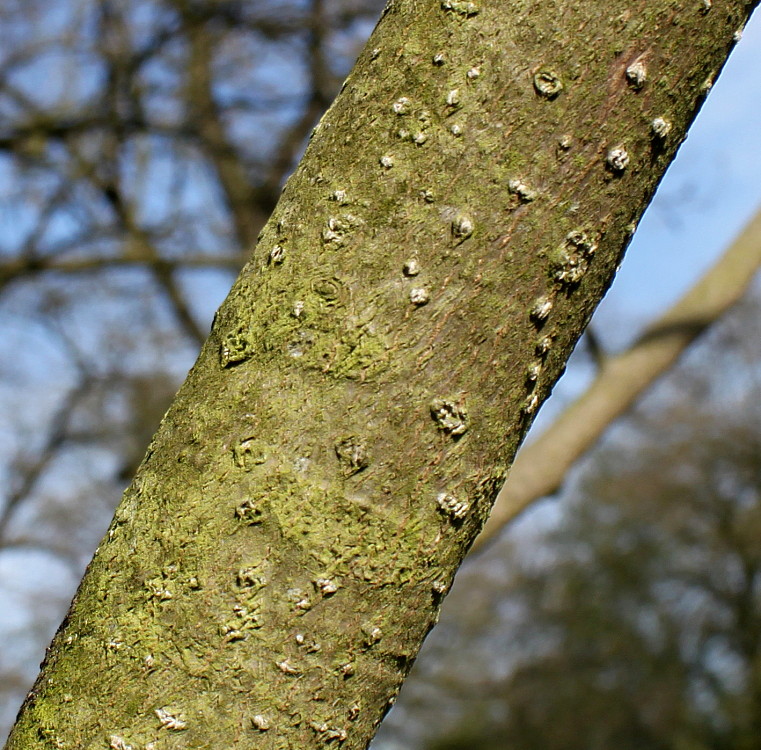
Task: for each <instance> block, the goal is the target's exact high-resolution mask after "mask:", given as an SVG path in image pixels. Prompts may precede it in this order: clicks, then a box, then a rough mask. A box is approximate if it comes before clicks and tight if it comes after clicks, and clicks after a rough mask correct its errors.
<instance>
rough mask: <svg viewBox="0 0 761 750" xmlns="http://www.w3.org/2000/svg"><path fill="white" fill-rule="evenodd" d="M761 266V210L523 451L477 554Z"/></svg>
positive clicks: (558, 481)
mask: <svg viewBox="0 0 761 750" xmlns="http://www.w3.org/2000/svg"><path fill="white" fill-rule="evenodd" d="M759 266H761V211H759V212H758V213H757V214H756V215H755V216H754V218H753V219H751V221H750V222H749V223H748V224H747V226H746V227H745V229H743V231H742V232H741V233H740V235H739V236H738V237H737V239H736V240H735V241H734V242H733V243H732V244H731V245H730V247H729V248H728V249H727V250H726V252H725V253H724V255H723V256H722V257H721V258H720V259H719V261H718V262H717V263H716V264H715V265H714V266H713V267H712V268H711V269H710V270H709V271H708V272H707V273H706V274H705V275H704V276H703V277H702V278H701V279H700V280H699V281H698V282H697V283H696V284H695V286H693V287H692V289H690V290H689V291H688V292H687V293H686V294H685V295H684V296H683V297H682V298H681V299H680V300H679V301H678V302H677V303H676V304H675V305H674V306H673V307H672V308H671V309H670V310H668V311H667V312H666V313H665V314H664V315H663V316H662V317H661V318H659V319H658V320H656V321H655V322H654V323H653V324H651V325H650V326H648V328H647V329H646V330H645V332H644V333H643V334H642V335H641V336H640V337H639V339H638V340H637V341H636V342H635V343H634V344H633V345H632V346H631V347H630V348H629V349H627V350H626V351H625V352H623V353H621V354H618V355H616V356H612V357H609V358H608V359H607V360H604V361H603V362H602V364H601V366H600V369H599V374H598V376H597V378H596V379H595V380H594V382H593V383H592V385H590V387H589V388H588V389H587V391H586V392H585V393H584V394H583V395H582V396H580V397H579V398H578V399H577V400H576V401H575V402H574V403H573V404H571V405H570V406H569V407H568V408H567V409H566V410H565V411H564V412H563V413H562V414H561V415H560V416H559V417H558V418H557V419H556V420H555V422H554V423H553V424H552V426H551V427H549V428H548V429H547V431H546V432H545V433H544V434H542V435H540V436H539V437H538V438H537V439H536V440H534V441H533V442H531V443H529V444H527V445H526V446H525V447H524V448H522V449H521V451H520V452H519V454H518V456H517V458H516V460H515V462H514V463H513V467H512V469H511V471H510V475H509V477H508V480H507V482H506V483H505V486H504V487H503V489H502V491H501V492H500V494H499V496H498V498H497V502H496V503H495V505H494V509H493V510H492V513H491V516H490V518H489V520H488V521H487V523H486V526H485V527H484V530H483V531H482V533H481V535H480V536H479V537H478V538H477V539H476V542H475V544H474V549H480V548H481V547H483V545H484V544H486V543H487V542H488V541H489V540H491V539H493V538H494V536H495V535H496V534H497V533H499V531H500V530H501V529H502V527H503V526H504V525H505V524H506V523H508V522H509V521H511V520H512V519H513V518H515V517H516V516H517V515H518V514H519V513H520V512H521V511H523V510H524V509H525V508H527V507H528V506H529V505H531V503H533V502H534V501H536V500H538V499H540V498H542V497H545V496H547V495H551V494H553V493H554V492H557V491H558V490H559V489H560V487H561V486H562V483H563V478H564V477H565V475H566V472H567V471H568V469H570V468H571V466H572V465H573V464H574V463H575V462H576V461H577V460H578V459H579V458H580V457H581V456H582V455H583V454H584V453H585V452H586V451H587V450H589V449H590V448H591V447H592V446H593V445H594V444H595V443H596V442H597V440H598V439H599V438H600V436H601V435H602V434H603V432H605V430H606V429H607V428H608V426H609V425H610V424H611V423H612V422H613V421H614V420H615V419H616V418H617V417H619V416H621V415H622V414H623V413H624V412H625V411H626V410H627V409H628V408H629V407H630V406H631V405H632V404H633V403H634V402H635V401H636V400H637V398H638V397H639V396H640V395H642V393H644V391H645V390H647V388H649V387H650V386H651V385H652V384H653V383H654V382H655V381H656V380H657V379H658V378H659V377H660V376H661V375H663V374H664V373H666V372H667V371H668V369H669V368H670V367H671V366H672V365H673V364H674V363H675V362H676V361H677V359H678V358H679V357H680V355H681V354H682V352H684V350H685V349H686V348H687V347H688V346H689V345H690V344H691V343H692V342H693V341H694V340H695V339H696V338H697V337H698V336H699V335H700V334H701V333H703V332H704V331H705V330H706V329H707V328H709V327H710V326H711V325H712V324H713V323H715V322H716V321H717V320H718V319H719V318H720V317H721V316H722V315H723V314H724V313H725V312H726V311H727V310H728V309H729V308H730V307H732V305H734V304H735V303H736V302H737V301H738V300H739V299H740V298H741V297H742V295H743V294H744V293H745V291H746V290H747V288H748V286H749V285H750V283H751V281H752V280H753V277H754V276H755V274H756V272H757V271H758V268H759Z"/></svg>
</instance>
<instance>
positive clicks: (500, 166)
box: [8, 0, 755, 750]
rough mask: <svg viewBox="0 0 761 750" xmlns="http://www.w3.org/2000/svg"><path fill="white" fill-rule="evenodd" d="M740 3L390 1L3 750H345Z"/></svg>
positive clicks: (370, 728)
mask: <svg viewBox="0 0 761 750" xmlns="http://www.w3.org/2000/svg"><path fill="white" fill-rule="evenodd" d="M754 5H755V3H747V2H741V1H740V0H714V2H713V3H707V2H700V1H699V0H695V1H694V2H693V1H690V2H674V1H673V0H668V1H666V0H638V1H634V2H631V1H629V2H622V0H610V2H608V3H605V4H604V6H602V7H601V6H600V4H599V3H595V2H579V3H573V4H569V3H560V2H538V1H534V0H531V1H529V0H522V1H519V2H512V3H504V2H486V0H482V1H481V2H459V1H455V0H445V1H444V2H440V1H439V0H436V1H434V0H407V1H406V2H405V1H404V0H398V1H396V2H391V3H389V5H388V6H387V8H386V10H385V11H384V14H383V17H382V19H381V21H380V23H379V25H378V27H377V28H376V30H375V31H374V33H373V35H372V37H371V39H370V41H369V43H368V45H367V48H366V49H365V51H364V52H363V53H362V55H361V57H360V59H359V61H358V63H357V65H356V67H355V69H354V71H353V72H352V74H351V75H350V76H349V78H348V80H347V81H346V84H345V86H344V89H343V91H342V93H341V95H340V96H339V97H338V99H337V101H336V102H335V104H334V105H333V106H332V108H331V109H330V110H329V112H328V113H327V114H326V115H325V117H324V118H323V119H322V121H321V122H320V124H319V125H318V127H317V128H316V129H315V134H314V136H313V138H312V140H311V142H310V145H309V147H308V149H307V152H306V155H305V157H304V159H303V161H302V163H301V165H300V166H299V168H298V169H297V170H296V172H295V174H294V175H293V176H292V177H291V179H290V180H289V182H288V184H287V186H286V188H285V190H284V193H283V197H282V200H281V201H280V203H279V205H278V206H277V208H276V210H275V212H274V215H273V216H272V218H271V220H270V221H269V223H268V224H267V226H266V227H265V229H264V231H263V232H262V235H261V237H260V239H259V242H258V244H257V246H256V248H255V249H254V251H253V255H252V258H251V260H250V262H249V263H248V264H247V266H246V267H245V268H244V270H243V272H242V273H241V275H240V277H239V279H238V281H237V282H236V284H235V286H234V288H233V290H232V292H231V293H230V296H229V297H228V299H227V300H226V301H225V303H224V304H223V305H222V307H221V308H220V310H219V312H218V314H217V316H216V318H215V323H214V326H213V329H212V332H211V335H210V337H209V339H208V341H207V343H206V344H205V346H204V348H203V350H202V352H201V355H200V356H199V359H198V361H197V363H196V365H195V366H194V368H193V369H192V371H191V373H190V375H189V376H188V379H187V381H186V383H185V384H184V386H183V387H182V389H181V390H180V392H179V394H178V396H177V399H176V401H175V403H174V404H173V406H172V407H171V409H170V410H169V412H168V414H167V415H166V417H165V419H164V421H163V422H162V425H161V427H160V429H159V431H158V433H157V435H156V437H155V438H154V441H153V442H152V444H151V446H150V448H149V450H148V454H147V456H146V458H145V460H144V462H143V464H142V465H141V467H140V469H139V471H138V474H137V476H136V478H135V480H134V482H133V483H132V485H131V486H130V488H129V489H128V490H127V492H126V494H125V497H124V499H123V501H122V503H121V505H120V506H119V508H118V510H117V512H116V515H115V518H114V520H113V522H112V524H111V526H110V528H109V530H108V533H107V535H106V537H105V539H104V540H103V542H102V543H101V545H100V547H99V549H98V551H97V554H96V556H95V558H94V560H93V562H92V563H91V565H90V567H89V569H88V571H87V574H86V576H85V578H84V580H83V582H82V584H81V586H80V589H79V591H78V593H77V596H76V598H75V601H74V603H73V605H72V609H71V611H70V613H69V615H68V616H67V618H66V621H65V622H64V624H63V626H62V628H61V630H60V631H59V633H58V634H57V636H56V638H55V640H54V642H53V645H52V646H51V648H50V650H49V653H48V657H47V659H46V662H45V665H44V668H43V671H42V674H41V675H40V678H39V679H38V681H37V683H36V685H35V687H34V689H33V691H32V692H31V693H30V696H29V698H28V699H27V701H26V703H25V705H24V707H23V709H22V713H21V715H20V718H19V721H18V723H17V725H16V728H15V730H14V732H13V733H12V735H11V738H10V740H9V744H8V748H9V750H20V749H21V748H24V749H29V748H48V747H53V748H71V749H72V750H73V749H74V748H93V749H94V748H109V747H111V748H134V750H144V749H147V748H154V750H163V749H164V748H166V749H169V748H208V747H226V748H250V747H257V748H272V749H273V750H274V749H276V748H277V749H280V748H299V750H302V749H304V748H312V747H314V748H316V747H323V746H325V745H334V746H340V747H342V748H347V749H348V748H364V747H365V746H366V745H367V743H368V742H369V740H370V738H371V737H372V734H373V732H374V730H375V727H376V726H377V725H378V723H379V722H380V720H381V718H382V716H383V714H384V713H385V711H386V710H387V709H388V707H389V706H390V705H391V703H392V702H393V698H394V696H395V695H396V693H397V691H398V689H399V687H400V685H401V682H402V680H403V679H404V676H405V675H406V673H407V671H408V670H409V667H410V665H411V663H412V661H413V660H414V658H415V655H416V653H417V650H418V648H419V646H420V643H421V641H422V639H423V638H424V636H425V634H426V633H427V632H428V630H429V629H430V628H431V627H432V625H433V624H434V622H435V620H436V615H437V611H438V607H439V605H440V602H441V600H442V597H443V596H444V595H445V594H446V592H447V590H448V588H449V586H450V584H451V581H452V578H453V576H454V573H455V571H456V569H457V566H458V565H459V563H460V561H461V560H462V557H463V556H464V554H465V552H466V551H467V549H468V546H469V545H470V543H471V542H472V540H473V538H474V536H475V535H476V534H477V533H478V531H479V529H480V528H481V526H482V524H483V522H484V519H485V518H486V516H487V514H488V512H489V507H490V504H491V502H492V500H493V498H494V496H495V495H496V493H497V491H498V490H499V488H500V486H501V484H502V482H503V480H504V478H505V476H506V473H507V470H508V467H509V464H510V461H511V459H512V457H513V455H514V453H515V450H516V449H517V446H518V444H519V442H520V440H521V438H522V436H523V434H524V433H525V431H526V429H527V428H528V426H529V424H530V422H531V420H532V418H533V416H534V415H535V413H536V411H537V409H538V408H539V406H540V404H541V402H542V400H543V399H544V398H545V397H546V396H547V394H548V393H549V391H550V389H551V388H552V385H553V383H554V382H555V381H556V379H557V378H558V376H559V374H560V373H561V371H562V369H563V367H564V363H565V361H566V359H567V357H568V355H569V353H570V351H571V349H572V347H573V345H574V343H575V341H576V339H577V338H578V336H579V335H580V333H581V331H582V329H583V327H584V325H585V324H586V322H587V320H588V319H589V317H590V315H591V314H592V311H593V309H594V307H595V305H596V304H597V302H598V301H599V299H600V298H601V296H602V294H603V293H604V291H605V289H606V288H607V286H608V284H609V283H610V281H611V278H612V276H613V274H614V271H615V268H616V267H617V265H618V263H619V262H620V260H621V256H622V253H623V249H624V248H625V246H626V244H627V242H628V240H629V238H630V236H631V234H632V232H633V230H634V226H635V225H636V222H637V220H638V218H639V216H640V214H641V212H642V211H643V210H644V207H645V205H646V204H647V202H648V200H649V199H650V197H651V195H652V193H653V191H654V189H655V187H656V185H657V183H658V180H659V179H660V177H661V175H662V173H663V171H664V169H665V167H666V165H667V164H668V162H669V161H670V159H671V158H672V157H673V155H674V153H675V150H676V148H677V146H678V144H679V142H680V140H681V139H682V138H683V136H684V133H685V132H686V129H687V126H688V124H689V122H690V121H691V119H692V117H693V116H694V114H695V112H696V110H697V108H698V106H699V104H700V102H701V101H702V99H703V97H704V96H705V94H706V92H707V90H708V88H709V87H710V82H711V81H712V80H713V78H714V76H715V75H716V74H717V71H718V70H719V69H720V67H721V65H722V63H723V62H724V60H725V58H726V55H727V54H728V52H729V51H730V49H731V47H732V45H733V40H734V37H735V33H736V31H737V30H738V28H740V27H741V26H742V24H743V23H744V22H745V20H746V18H747V15H748V14H749V13H750V11H751V9H752V7H753V6H754Z"/></svg>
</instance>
